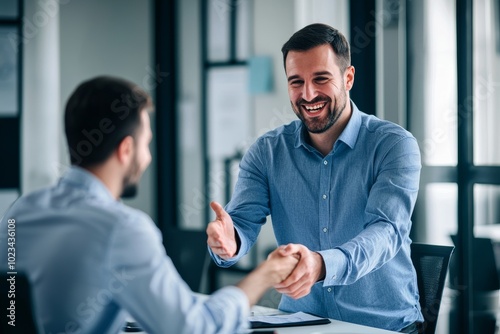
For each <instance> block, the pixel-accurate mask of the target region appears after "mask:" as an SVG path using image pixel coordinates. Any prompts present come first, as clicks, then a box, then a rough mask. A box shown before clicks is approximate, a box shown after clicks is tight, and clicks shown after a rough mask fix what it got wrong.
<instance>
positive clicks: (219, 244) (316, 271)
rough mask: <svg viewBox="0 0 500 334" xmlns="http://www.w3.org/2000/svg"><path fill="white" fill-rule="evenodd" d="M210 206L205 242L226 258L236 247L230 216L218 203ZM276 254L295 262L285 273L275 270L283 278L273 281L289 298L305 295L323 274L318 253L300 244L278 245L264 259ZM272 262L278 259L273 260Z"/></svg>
mask: <svg viewBox="0 0 500 334" xmlns="http://www.w3.org/2000/svg"><path fill="white" fill-rule="evenodd" d="M210 206H211V207H212V210H214V212H215V214H216V218H215V220H214V221H212V222H210V223H209V224H208V226H207V235H208V239H207V243H208V246H209V247H210V248H211V250H212V252H213V253H214V254H217V255H218V256H220V257H221V258H222V259H225V260H227V259H229V258H231V257H233V256H235V255H236V253H237V251H238V245H237V242H236V235H235V234H236V232H235V229H234V224H233V220H232V219H231V216H229V214H228V213H227V212H226V211H225V210H224V208H223V207H222V206H221V205H220V204H219V203H217V202H212V203H210ZM278 256H281V257H288V256H293V257H295V258H296V259H298V263H297V264H296V266H295V268H294V269H293V271H292V272H291V273H290V274H289V275H283V273H284V272H286V271H281V272H280V271H279V270H278V271H276V272H275V273H278V272H280V273H281V275H282V276H280V277H283V278H282V279H281V280H275V281H274V282H277V283H275V285H274V288H275V289H276V290H277V291H278V292H280V293H283V294H285V295H287V296H289V297H291V298H294V299H298V298H301V297H304V296H306V295H308V294H309V292H310V291H311V288H312V286H313V285H314V283H316V282H317V281H318V280H320V279H322V278H324V276H325V266H324V262H323V258H322V257H321V255H320V254H319V253H316V252H312V251H310V250H309V249H308V248H307V247H306V246H304V245H300V244H288V245H286V246H280V247H279V248H277V249H276V250H275V251H273V252H272V253H271V254H270V255H269V257H268V261H275V260H278ZM275 263H279V262H277V261H275Z"/></svg>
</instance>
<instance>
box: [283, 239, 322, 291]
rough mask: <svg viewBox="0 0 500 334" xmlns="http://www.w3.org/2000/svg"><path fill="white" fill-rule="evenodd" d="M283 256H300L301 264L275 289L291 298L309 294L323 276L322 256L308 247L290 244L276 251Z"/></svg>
mask: <svg viewBox="0 0 500 334" xmlns="http://www.w3.org/2000/svg"><path fill="white" fill-rule="evenodd" d="M276 251H277V252H278V253H279V254H280V255H281V256H283V255H284V254H287V255H286V256H298V257H299V262H298V263H297V266H296V267H295V269H293V271H292V273H291V274H290V275H289V276H288V277H287V278H286V279H285V280H283V281H282V282H281V283H278V284H275V285H274V288H275V289H276V290H277V291H278V292H280V293H283V294H286V295H288V296H290V297H291V298H301V297H304V296H306V295H307V294H309V292H310V291H311V287H312V286H313V285H314V284H315V283H316V282H317V281H318V278H319V277H320V276H321V275H322V270H323V267H324V264H323V259H322V257H321V255H319V254H318V253H315V252H311V251H310V250H309V249H308V248H307V247H305V246H304V245H300V244H288V245H286V246H285V247H283V248H282V249H278V250H276Z"/></svg>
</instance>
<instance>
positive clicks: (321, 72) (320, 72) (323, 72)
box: [288, 71, 332, 81]
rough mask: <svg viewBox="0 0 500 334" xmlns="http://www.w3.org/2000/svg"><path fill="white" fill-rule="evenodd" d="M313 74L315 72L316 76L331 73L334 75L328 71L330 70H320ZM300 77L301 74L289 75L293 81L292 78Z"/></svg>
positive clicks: (289, 78)
mask: <svg viewBox="0 0 500 334" xmlns="http://www.w3.org/2000/svg"><path fill="white" fill-rule="evenodd" d="M313 74H314V75H315V76H318V75H330V76H331V75H332V74H331V73H330V72H328V71H319V72H314V73H313ZM298 78H300V76H299V75H297V74H296V75H291V76H289V77H288V81H292V80H294V79H298Z"/></svg>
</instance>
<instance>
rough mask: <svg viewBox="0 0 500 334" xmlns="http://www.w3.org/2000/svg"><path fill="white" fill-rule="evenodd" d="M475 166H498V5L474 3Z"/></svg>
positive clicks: (488, 1) (490, 0) (483, 1)
mask: <svg viewBox="0 0 500 334" xmlns="http://www.w3.org/2000/svg"><path fill="white" fill-rule="evenodd" d="M474 15H475V19H474V38H473V40H474V56H473V57H474V96H473V101H474V110H475V112H474V164H476V165H500V145H498V128H499V126H500V113H499V112H498V106H499V105H500V4H499V2H498V1H493V0H481V1H474Z"/></svg>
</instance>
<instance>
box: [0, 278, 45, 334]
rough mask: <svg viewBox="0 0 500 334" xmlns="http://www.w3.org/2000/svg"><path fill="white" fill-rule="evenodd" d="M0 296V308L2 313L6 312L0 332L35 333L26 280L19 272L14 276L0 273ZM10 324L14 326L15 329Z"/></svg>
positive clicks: (29, 291) (29, 290)
mask: <svg viewBox="0 0 500 334" xmlns="http://www.w3.org/2000/svg"><path fill="white" fill-rule="evenodd" d="M0 294H1V296H0V308H1V309H2V310H3V311H4V312H5V311H7V317H5V315H3V317H2V321H1V323H2V324H1V325H0V329H1V330H0V332H1V333H37V332H38V331H37V329H36V325H35V317H34V313H33V308H32V307H33V306H32V305H33V303H32V296H31V286H30V283H29V281H28V278H27V277H26V276H25V275H24V274H22V273H20V272H19V273H17V274H15V275H10V274H6V273H5V272H3V273H1V274H0ZM12 301H14V304H12ZM11 305H13V306H11ZM9 308H10V309H12V311H11V310H9ZM14 308H15V309H14ZM10 315H12V316H10ZM9 316H10V317H9ZM11 321H14V322H11ZM9 323H10V324H9ZM12 324H15V327H14V326H12Z"/></svg>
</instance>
